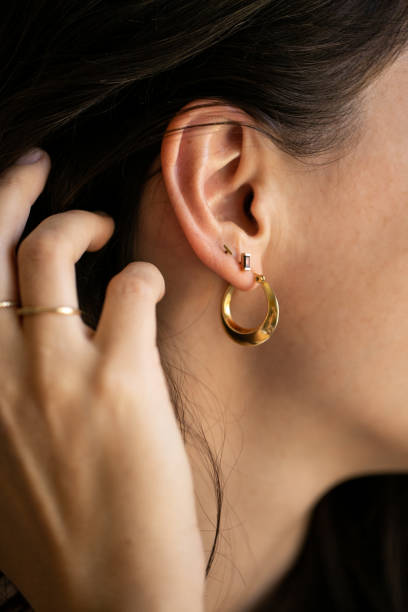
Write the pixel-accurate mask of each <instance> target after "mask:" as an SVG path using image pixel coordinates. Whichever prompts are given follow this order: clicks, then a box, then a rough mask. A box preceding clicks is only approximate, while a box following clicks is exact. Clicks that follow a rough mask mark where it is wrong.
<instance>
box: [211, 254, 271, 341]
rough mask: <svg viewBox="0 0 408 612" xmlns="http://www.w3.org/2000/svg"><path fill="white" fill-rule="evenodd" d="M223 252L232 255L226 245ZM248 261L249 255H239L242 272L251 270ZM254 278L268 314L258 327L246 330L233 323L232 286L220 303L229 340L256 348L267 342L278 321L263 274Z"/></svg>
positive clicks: (229, 286)
mask: <svg viewBox="0 0 408 612" xmlns="http://www.w3.org/2000/svg"><path fill="white" fill-rule="evenodd" d="M224 252H225V253H228V254H231V255H232V251H231V249H229V248H228V247H227V245H226V244H224ZM250 261H251V254H250V253H241V261H240V264H241V268H242V270H250V269H251V265H250ZM254 276H255V280H256V282H257V283H259V284H260V285H262V287H263V289H264V291H265V295H266V299H267V302H268V312H267V313H266V317H265V319H264V320H263V322H262V323H261V325H259V327H256V328H254V329H246V328H244V327H242V326H241V325H239V324H238V323H235V321H233V319H232V317H231V299H232V294H233V292H234V286H233V285H228V288H227V290H226V291H225V293H224V296H223V298H222V301H221V320H222V322H223V325H224V329H225V331H226V332H227V334H228V335H229V336H230V338H232V339H233V340H235V342H238V343H239V344H243V345H249V346H257V345H258V344H262V343H263V342H266V341H267V340H269V338H270V337H271V336H272V334H273V332H274V331H275V329H276V327H277V325H278V321H279V304H278V299H277V297H276V295H275V293H274V292H273V291H272V289H271V287H270V286H269V284H268V283H267V282H266V278H265V275H264V274H258V273H256V272H254Z"/></svg>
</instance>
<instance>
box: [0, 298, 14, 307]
mask: <svg viewBox="0 0 408 612" xmlns="http://www.w3.org/2000/svg"><path fill="white" fill-rule="evenodd" d="M18 305H19V304H18V302H13V301H12V300H3V301H2V302H0V308H12V307H14V306H18Z"/></svg>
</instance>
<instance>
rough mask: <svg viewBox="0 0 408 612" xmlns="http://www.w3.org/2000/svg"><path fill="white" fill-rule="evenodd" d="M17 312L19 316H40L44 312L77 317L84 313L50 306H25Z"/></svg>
mask: <svg viewBox="0 0 408 612" xmlns="http://www.w3.org/2000/svg"><path fill="white" fill-rule="evenodd" d="M16 312H17V314H18V315H20V316H23V315H33V314H40V313H42V312H54V313H56V314H62V315H76V314H81V312H82V311H81V310H80V309H79V308H73V307H72V306H55V307H54V308H52V307H49V306H23V307H22V308H17V310H16Z"/></svg>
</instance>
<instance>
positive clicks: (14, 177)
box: [0, 169, 25, 199]
mask: <svg viewBox="0 0 408 612" xmlns="http://www.w3.org/2000/svg"><path fill="white" fill-rule="evenodd" d="M0 189H1V190H2V191H3V190H4V191H7V193H8V195H9V196H11V197H13V198H14V197H15V198H19V199H21V198H22V197H24V194H25V181H24V180H23V177H22V176H21V173H19V172H14V169H12V170H9V171H6V172H5V173H3V174H2V175H0Z"/></svg>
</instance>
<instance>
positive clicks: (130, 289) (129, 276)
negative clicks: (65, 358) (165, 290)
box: [108, 270, 152, 297]
mask: <svg viewBox="0 0 408 612" xmlns="http://www.w3.org/2000/svg"><path fill="white" fill-rule="evenodd" d="M108 291H109V292H110V293H114V294H115V295H118V296H121V295H128V294H131V295H137V296H140V297H151V296H152V287H151V285H150V283H149V282H148V281H147V280H146V279H144V278H143V277H141V276H139V275H137V274H136V273H134V272H132V271H131V270H127V271H126V272H122V273H120V274H117V275H116V276H114V277H113V278H112V279H111V281H110V282H109V285H108Z"/></svg>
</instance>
